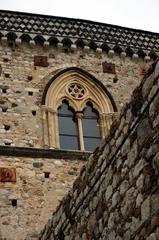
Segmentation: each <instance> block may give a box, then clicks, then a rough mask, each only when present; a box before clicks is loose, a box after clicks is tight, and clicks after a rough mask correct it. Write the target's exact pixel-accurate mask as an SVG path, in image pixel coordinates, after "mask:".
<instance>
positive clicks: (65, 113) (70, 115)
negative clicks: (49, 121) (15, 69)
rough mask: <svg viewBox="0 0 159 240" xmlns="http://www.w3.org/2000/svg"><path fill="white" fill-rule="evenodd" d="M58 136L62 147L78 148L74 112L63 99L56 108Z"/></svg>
mask: <svg viewBox="0 0 159 240" xmlns="http://www.w3.org/2000/svg"><path fill="white" fill-rule="evenodd" d="M58 122H59V138H60V147H61V148H62V149H73V150H78V149H79V141H78V134H77V125H76V121H75V112H74V111H73V110H72V109H71V108H70V107H69V105H68V102H67V101H63V103H62V106H60V107H59V108H58Z"/></svg>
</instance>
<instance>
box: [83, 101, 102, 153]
mask: <svg viewBox="0 0 159 240" xmlns="http://www.w3.org/2000/svg"><path fill="white" fill-rule="evenodd" d="M82 125H83V138H84V146H85V150H86V151H92V150H93V149H95V148H96V147H97V146H98V145H99V143H100V139H101V137H100V130H99V114H98V112H97V111H96V110H95V109H93V106H92V104H91V103H87V104H86V108H85V110H84V114H83V120H82Z"/></svg>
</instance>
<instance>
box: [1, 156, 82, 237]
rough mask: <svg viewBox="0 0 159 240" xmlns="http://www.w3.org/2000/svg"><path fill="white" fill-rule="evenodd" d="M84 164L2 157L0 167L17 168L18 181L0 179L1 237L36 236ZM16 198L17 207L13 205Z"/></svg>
mask: <svg viewBox="0 0 159 240" xmlns="http://www.w3.org/2000/svg"><path fill="white" fill-rule="evenodd" d="M83 164H84V161H80V160H72V161H71V160H63V159H54V158H53V157H52V159H48V158H31V157H13V156H0V167H1V168H2V167H4V168H9V169H12V168H14V169H16V182H0V239H1V240H2V239H7V240H24V239H25V238H27V239H30V238H31V237H32V238H33V237H35V236H37V234H38V233H39V232H40V230H41V229H42V228H43V227H44V224H45V223H46V221H47V220H48V218H50V217H51V215H52V211H53V210H54V209H55V208H56V206H57V205H58V204H59V201H60V200H61V199H62V197H63V196H64V195H65V193H66V192H67V191H68V190H69V189H70V188H71V187H72V183H73V181H74V180H75V178H76V177H77V175H78V174H79V169H80V168H81V167H82V166H83ZM48 173H49V176H48V175H47V174H48ZM14 200H16V201H17V206H12V204H13V201H14Z"/></svg>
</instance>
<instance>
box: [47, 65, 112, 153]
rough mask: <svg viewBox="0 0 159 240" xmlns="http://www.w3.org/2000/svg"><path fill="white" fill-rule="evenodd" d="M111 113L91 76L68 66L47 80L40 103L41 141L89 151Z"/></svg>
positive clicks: (108, 101) (105, 130) (102, 91)
mask: <svg viewBox="0 0 159 240" xmlns="http://www.w3.org/2000/svg"><path fill="white" fill-rule="evenodd" d="M114 116H115V111H114V106H113V103H112V99H111V98H110V96H109V94H108V93H107V92H106V91H105V89H104V87H102V86H101V84H98V83H97V82H96V81H95V80H94V79H93V77H91V76H90V75H88V74H86V73H85V72H80V70H79V69H69V70H68V71H64V72H62V73H61V74H59V75H58V76H56V77H55V78H54V80H53V81H52V82H51V83H50V85H49V87H48V89H47V91H46V95H45V106H43V123H44V145H45V146H48V147H50V148H60V149H69V150H81V151H92V150H93V149H94V148H95V147H96V146H98V145H99V142H100V140H101V139H102V138H104V137H105V135H106V134H107V133H108V130H109V128H110V125H111V123H112V120H113V118H114Z"/></svg>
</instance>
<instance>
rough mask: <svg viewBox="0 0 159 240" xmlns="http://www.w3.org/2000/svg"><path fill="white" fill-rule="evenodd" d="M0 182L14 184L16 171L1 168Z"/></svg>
mask: <svg viewBox="0 0 159 240" xmlns="http://www.w3.org/2000/svg"><path fill="white" fill-rule="evenodd" d="M0 182H16V169H15V168H3V167H1V168H0Z"/></svg>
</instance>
